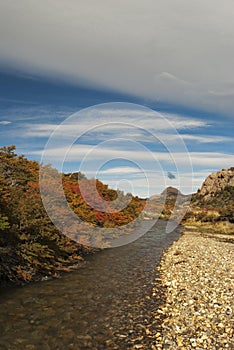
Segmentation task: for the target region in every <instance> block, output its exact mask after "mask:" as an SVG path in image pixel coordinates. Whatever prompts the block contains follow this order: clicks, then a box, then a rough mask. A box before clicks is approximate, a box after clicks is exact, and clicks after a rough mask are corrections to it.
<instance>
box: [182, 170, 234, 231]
mask: <svg viewBox="0 0 234 350" xmlns="http://www.w3.org/2000/svg"><path fill="white" fill-rule="evenodd" d="M185 222H186V223H192V224H196V225H202V226H203V227H204V228H207V227H209V229H211V230H214V231H217V232H221V233H233V232H234V167H231V168H230V169H222V170H220V171H217V172H215V173H212V174H210V175H209V176H208V177H207V178H206V179H205V181H204V182H203V184H202V186H201V189H199V190H198V191H197V193H195V194H194V195H193V196H192V202H191V205H190V208H189V211H188V213H187V215H186V217H185Z"/></svg>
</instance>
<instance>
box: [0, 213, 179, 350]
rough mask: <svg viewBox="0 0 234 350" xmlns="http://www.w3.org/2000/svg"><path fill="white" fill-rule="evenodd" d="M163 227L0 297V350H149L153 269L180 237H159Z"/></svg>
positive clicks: (153, 327)
mask: <svg viewBox="0 0 234 350" xmlns="http://www.w3.org/2000/svg"><path fill="white" fill-rule="evenodd" d="M165 225H166V222H165V221H163V220H159V221H158V222H157V223H156V225H155V226H153V227H152V228H151V229H150V230H149V231H148V232H147V233H146V234H145V235H144V236H143V237H141V238H139V239H138V240H136V241H135V242H133V243H130V244H128V245H125V246H122V247H117V248H110V249H105V250H103V251H99V252H97V253H96V254H94V255H92V256H89V257H87V259H86V261H85V263H84V264H83V265H82V266H81V267H80V268H79V269H78V270H77V271H74V272H72V273H69V274H65V275H63V277H62V278H61V279H57V280H51V281H44V282H38V283H32V284H29V285H27V286H24V287H19V288H12V289H8V290H5V291H4V292H1V294H0V308H1V314H0V349H1V350H21V349H22V350H23V349H24V350H25V349H28V350H33V349H37V350H39V349H40V350H44V349H45V350H50V349H51V350H60V349H61V350H65V349H66V350H67V349H75V350H79V349H82V350H83V349H92V350H95V349H98V350H99V349H124V350H125V349H134V348H136V349H140V348H141V346H143V347H142V348H144V349H151V348H152V349H153V347H154V344H155V334H156V333H157V332H158V330H159V328H160V320H158V319H157V318H156V317H155V315H156V314H157V313H156V310H157V309H158V306H159V305H160V303H162V297H163V296H162V295H161V293H162V291H161V289H160V286H159V287H158V290H157V288H156V290H157V293H155V280H156V279H157V272H156V266H157V265H158V263H159V261H160V258H161V255H162V252H163V250H164V249H165V248H166V247H168V246H169V245H170V244H171V243H172V242H173V241H175V240H176V239H178V237H179V231H180V229H179V228H178V229H177V230H175V231H173V232H172V233H169V234H166V233H165ZM153 287H154V288H153ZM153 289H154V295H152V291H153Z"/></svg>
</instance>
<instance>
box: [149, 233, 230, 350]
mask: <svg viewBox="0 0 234 350" xmlns="http://www.w3.org/2000/svg"><path fill="white" fill-rule="evenodd" d="M233 243H234V235H226V234H225V235H224V234H213V235H212V234H211V233H210V232H207V233H205V232H204V231H202V232H199V228H196V227H191V226H190V227H186V226H184V228H183V230H182V232H181V236H180V238H179V239H178V240H176V241H175V242H173V243H172V245H170V247H169V248H167V249H166V250H165V251H164V252H163V254H162V259H161V261H160V265H159V267H158V268H157V270H158V272H159V274H160V279H161V283H162V285H163V286H164V287H165V288H164V291H165V300H166V301H165V303H164V305H163V306H162V307H161V308H159V309H158V314H159V315H161V316H162V319H163V321H162V333H161V334H160V336H159V337H158V339H157V349H171V350H172V349H173V350H176V349H181V350H187V349H188V350H189V349H197V350H202V349H211V350H213V349H233V348H234V337H233V329H234V302H233V300H234V244H233ZM155 285H156V282H155ZM156 287H157V285H156V286H155V290H156Z"/></svg>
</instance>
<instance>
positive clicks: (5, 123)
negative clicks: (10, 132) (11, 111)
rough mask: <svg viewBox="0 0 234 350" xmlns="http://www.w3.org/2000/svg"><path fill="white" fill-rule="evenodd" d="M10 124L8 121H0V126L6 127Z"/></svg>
mask: <svg viewBox="0 0 234 350" xmlns="http://www.w3.org/2000/svg"><path fill="white" fill-rule="evenodd" d="M8 124H11V122H10V121H9V120H1V121H0V125H8Z"/></svg>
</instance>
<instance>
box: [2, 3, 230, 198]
mask: <svg viewBox="0 0 234 350" xmlns="http://www.w3.org/2000/svg"><path fill="white" fill-rule="evenodd" d="M0 6H1V11H0V82H1V83H0V145H1V146H6V145H10V144H15V145H16V147H17V150H18V152H19V153H23V154H25V155H26V156H27V157H28V158H30V159H37V160H38V161H40V160H41V156H42V154H43V150H44V148H45V146H46V144H47V141H48V140H49V138H50V136H51V133H52V132H53V131H54V129H55V128H56V126H58V125H60V124H62V125H61V126H60V128H59V129H57V134H56V132H55V134H54V135H53V137H52V141H53V143H52V142H51V143H49V145H47V153H46V157H45V160H49V161H50V162H51V163H52V164H53V165H54V166H56V167H58V168H60V167H61V157H64V155H65V153H66V150H67V147H68V145H69V142H68V140H70V141H71V140H73V141H72V145H69V147H70V146H71V149H70V151H69V152H68V154H67V158H66V160H65V161H64V162H63V168H62V169H60V170H63V171H77V170H80V169H81V170H82V171H84V172H85V173H86V174H87V176H88V177H93V176H96V177H98V178H100V179H101V180H103V181H104V182H105V183H108V184H109V185H110V186H111V187H113V188H117V187H118V188H120V189H123V190H124V191H126V192H133V193H134V194H138V195H139V196H148V195H152V194H154V193H158V192H161V191H162V190H163V189H164V187H165V186H176V187H179V188H180V189H181V191H182V192H184V193H190V192H191V191H195V190H196V189H197V188H198V187H199V186H200V185H201V183H202V181H203V180H204V179H205V177H206V176H207V175H208V174H209V173H210V172H213V171H217V170H219V169H221V168H228V167H231V166H234V157H233V126H234V99H233V97H234V74H233V61H234V45H233V44H234V34H233V33H234V24H233V20H232V18H233V17H232V16H231V14H232V13H234V5H233V2H232V1H227V2H226V3H225V4H222V5H221V4H220V3H219V2H218V1H216V0H215V1H212V2H211V1H210V0H209V1H207V2H206V4H204V3H203V2H201V1H198V2H196V5H195V4H189V6H188V4H187V2H186V1H182V0H181V1H177V0H176V1H169V3H168V4H166V3H165V2H163V1H157V2H155V1H150V0H149V1H148V4H147V5H146V3H145V2H144V3H143V2H142V3H141V4H140V3H138V4H135V2H134V6H133V2H132V1H131V0H127V1H125V2H123V1H120V3H119V5H118V8H116V7H115V6H114V2H112V1H109V2H106V1H104V0H101V1H100V2H99V4H98V6H97V5H92V6H91V4H89V3H87V4H84V3H83V2H79V1H78V2H77V1H71V2H70V6H69V7H68V6H67V5H66V3H65V2H64V1H63V0H60V1H56V2H55V1H54V0H51V1H50V2H49V3H48V2H45V1H41V2H40V3H38V4H36V3H35V4H34V5H33V6H32V3H31V2H30V1H28V0H23V1H22V2H21V4H20V6H19V4H17V3H15V4H13V3H11V2H9V3H5V4H1V5H0ZM191 7H192V8H191ZM11 23H14V28H13V27H12V25H11ZM116 103H119V104H116ZM99 104H106V105H102V106H99V107H92V106H95V105H99ZM142 106H143V107H142ZM84 108H89V109H88V110H85V111H82V110H83V109H84ZM71 115H75V117H73V118H72V119H71V118H70V119H69V117H70V116H71ZM72 123H73V124H72ZM94 127H95V128H94ZM75 136H76V137H75ZM78 136H79V138H78ZM52 146H53V148H51V147H52ZM84 159H85V161H84ZM190 160H191V162H190ZM168 172H172V174H174V178H173V179H170V178H169V177H168V176H167V174H168Z"/></svg>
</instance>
